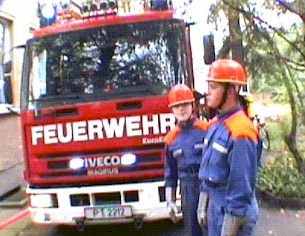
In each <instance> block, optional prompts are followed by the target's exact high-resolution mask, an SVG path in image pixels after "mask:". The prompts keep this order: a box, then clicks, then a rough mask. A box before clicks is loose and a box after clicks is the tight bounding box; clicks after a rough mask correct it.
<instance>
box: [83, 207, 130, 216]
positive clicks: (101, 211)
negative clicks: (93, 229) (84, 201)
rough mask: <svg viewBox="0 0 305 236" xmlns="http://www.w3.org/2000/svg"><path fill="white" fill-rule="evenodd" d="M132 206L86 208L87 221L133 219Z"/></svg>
mask: <svg viewBox="0 0 305 236" xmlns="http://www.w3.org/2000/svg"><path fill="white" fill-rule="evenodd" d="M131 216H132V211H131V207H130V206H101V207H88V208H85V217H86V218H87V219H116V218H126V217H131Z"/></svg>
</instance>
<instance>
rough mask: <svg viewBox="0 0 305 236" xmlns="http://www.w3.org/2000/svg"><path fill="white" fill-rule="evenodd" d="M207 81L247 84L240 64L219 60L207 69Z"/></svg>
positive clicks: (228, 60) (230, 60)
mask: <svg viewBox="0 0 305 236" xmlns="http://www.w3.org/2000/svg"><path fill="white" fill-rule="evenodd" d="M207 80H208V81H215V82H221V83H232V84H238V85H246V84H247V75H246V72H245V70H244V68H243V66H242V65H241V64H239V63H238V62H237V61H234V60H232V59H219V60H216V61H214V62H213V63H212V64H211V65H210V68H209V73H208V79H207Z"/></svg>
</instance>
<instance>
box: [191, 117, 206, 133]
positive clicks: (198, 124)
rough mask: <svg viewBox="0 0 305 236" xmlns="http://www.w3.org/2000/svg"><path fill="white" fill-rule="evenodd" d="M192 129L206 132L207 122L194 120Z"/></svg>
mask: <svg viewBox="0 0 305 236" xmlns="http://www.w3.org/2000/svg"><path fill="white" fill-rule="evenodd" d="M194 127H195V128H197V129H200V130H203V131H206V130H207V129H208V122H205V121H202V120H196V121H195V123H194Z"/></svg>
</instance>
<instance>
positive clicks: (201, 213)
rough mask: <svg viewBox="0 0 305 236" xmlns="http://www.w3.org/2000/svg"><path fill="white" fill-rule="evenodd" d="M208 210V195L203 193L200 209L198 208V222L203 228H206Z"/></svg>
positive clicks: (200, 198)
mask: <svg viewBox="0 0 305 236" xmlns="http://www.w3.org/2000/svg"><path fill="white" fill-rule="evenodd" d="M207 209H208V195H207V194H206V193H205V192H201V193H200V195H199V201H198V208H197V220H198V224H199V225H200V226H201V227H206V226H207V224H208V222H207Z"/></svg>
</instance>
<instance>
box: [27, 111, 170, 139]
mask: <svg viewBox="0 0 305 236" xmlns="http://www.w3.org/2000/svg"><path fill="white" fill-rule="evenodd" d="M174 125H175V118H174V116H173V115H172V114H171V113H167V114H155V115H153V116H152V117H151V118H149V117H148V116H147V115H144V116H130V117H120V118H118V119H116V118H111V119H99V120H88V121H77V122H68V123H66V124H48V125H41V126H33V127H32V128H31V132H32V144H33V145H37V144H38V142H39V140H43V143H44V144H56V143H69V142H73V141H74V142H80V141H89V140H94V139H105V138H106V139H110V138H122V137H123V136H124V135H126V136H127V137H136V136H145V135H149V134H154V135H157V134H165V133H166V132H167V130H168V128H173V127H174Z"/></svg>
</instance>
